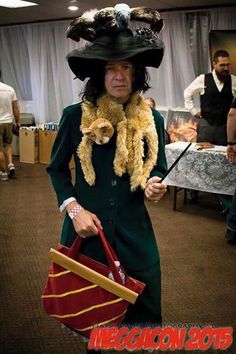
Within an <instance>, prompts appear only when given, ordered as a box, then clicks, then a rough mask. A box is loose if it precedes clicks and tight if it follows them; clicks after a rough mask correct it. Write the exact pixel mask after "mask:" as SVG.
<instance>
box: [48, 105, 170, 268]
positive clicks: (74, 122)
mask: <svg viewBox="0 0 236 354" xmlns="http://www.w3.org/2000/svg"><path fill="white" fill-rule="evenodd" d="M152 112H153V117H154V120H155V124H156V129H157V132H158V137H159V152H158V160H157V161H158V162H157V165H156V166H155V168H154V169H153V171H152V173H151V176H159V177H162V176H163V174H164V173H165V171H166V169H167V163H166V158H165V148H164V122H163V118H162V116H161V115H160V114H159V112H157V111H156V110H153V111H152ZM81 114H82V111H81V105H80V104H76V105H72V106H69V107H67V108H66V109H65V110H64V111H63V115H62V118H61V121H60V125H59V132H58V135H57V138H56V140H55V143H54V146H53V150H52V160H51V164H50V165H49V166H48V168H47V171H48V173H49V174H50V177H51V181H52V184H53V187H54V189H55V191H56V195H57V200H58V205H59V206H60V205H61V204H62V203H63V201H64V200H65V199H67V198H69V197H75V198H76V199H77V201H78V202H79V203H80V204H81V205H82V206H83V207H84V208H85V209H87V210H89V211H91V212H92V213H94V214H96V215H97V217H98V218H99V219H100V221H101V223H102V226H103V229H104V233H105V235H106V237H107V239H108V240H109V242H110V243H111V245H112V246H113V248H114V249H115V252H116V253H117V255H118V258H119V259H120V262H121V264H122V265H123V266H124V268H125V269H130V270H135V271H139V270H140V271H141V270H145V269H148V268H149V267H151V266H153V265H154V264H155V263H157V262H158V261H159V252H158V248H157V244H156V238H155V235H154V232H153V228H152V224H151V221H150V218H149V215H148V212H147V210H146V207H145V204H144V192H143V190H141V189H137V190H136V191H135V192H131V191H130V184H129V175H128V174H124V175H123V176H122V177H118V176H116V175H115V173H114V170H113V159H114V155H115V148H116V144H115V143H116V141H115V140H116V136H115V134H114V135H113V137H112V139H111V140H110V141H109V143H108V144H105V145H96V144H94V145H93V152H92V159H93V166H94V169H95V173H96V183H95V186H93V187H91V186H89V185H88V184H87V182H86V181H85V179H84V176H83V172H82V170H81V166H80V161H79V159H78V157H77V155H76V149H77V147H78V145H79V144H80V142H81V139H82V133H81V131H80V123H81ZM72 155H74V159H75V169H76V170H75V182H74V185H73V184H72V181H71V172H70V169H69V167H68V165H69V162H70V159H71V157H72ZM75 237H76V233H75V230H74V227H73V224H72V221H71V219H70V218H69V216H68V215H67V214H66V215H65V220H64V224H63V228H62V234H61V242H62V243H63V244H64V245H67V246H70V245H71V243H72V242H73V240H74V238H75ZM82 251H83V253H85V254H87V255H88V256H90V257H92V258H94V259H96V260H98V261H102V262H104V254H103V250H102V247H101V243H100V240H99V238H98V237H96V236H95V237H89V238H86V239H85V240H84V241H83V249H82Z"/></svg>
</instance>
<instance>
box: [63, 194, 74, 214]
mask: <svg viewBox="0 0 236 354" xmlns="http://www.w3.org/2000/svg"><path fill="white" fill-rule="evenodd" d="M71 202H76V199H75V198H74V197H70V198H67V199H65V200H64V202H63V203H62V204H61V205H60V211H64V209H65V207H66V206H67V205H68V204H69V203H71Z"/></svg>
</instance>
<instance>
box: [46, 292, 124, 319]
mask: <svg viewBox="0 0 236 354" xmlns="http://www.w3.org/2000/svg"><path fill="white" fill-rule="evenodd" d="M120 301H124V299H122V298H120V297H119V298H118V299H116V300H112V301H108V302H103V303H102V304H99V305H94V306H91V307H88V308H86V309H84V310H82V311H79V312H77V313H70V314H66V315H57V314H49V316H51V317H56V318H69V317H76V316H79V315H82V314H83V313H85V312H89V311H92V310H94V309H97V308H100V307H104V306H108V305H112V304H116V303H117V302H120Z"/></svg>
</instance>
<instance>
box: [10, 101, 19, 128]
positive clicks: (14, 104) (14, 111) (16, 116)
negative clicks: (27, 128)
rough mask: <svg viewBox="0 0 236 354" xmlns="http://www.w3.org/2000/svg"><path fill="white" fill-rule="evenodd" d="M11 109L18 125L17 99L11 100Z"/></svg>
mask: <svg viewBox="0 0 236 354" xmlns="http://www.w3.org/2000/svg"><path fill="white" fill-rule="evenodd" d="M12 111H13V115H14V117H15V121H16V125H17V126H18V127H19V126H20V110H19V106H18V102H17V101H12Z"/></svg>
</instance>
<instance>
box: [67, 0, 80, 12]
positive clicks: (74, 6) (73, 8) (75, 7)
mask: <svg viewBox="0 0 236 354" xmlns="http://www.w3.org/2000/svg"><path fill="white" fill-rule="evenodd" d="M68 9H69V10H70V11H77V10H79V4H78V1H77V0H71V1H70V2H69V6H68Z"/></svg>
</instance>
